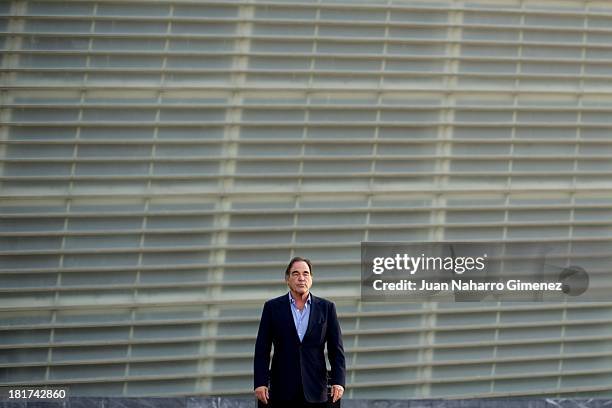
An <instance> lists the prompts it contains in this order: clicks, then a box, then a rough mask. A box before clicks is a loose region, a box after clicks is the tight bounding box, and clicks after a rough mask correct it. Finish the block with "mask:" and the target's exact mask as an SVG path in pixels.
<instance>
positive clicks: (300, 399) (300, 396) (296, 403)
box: [257, 387, 340, 408]
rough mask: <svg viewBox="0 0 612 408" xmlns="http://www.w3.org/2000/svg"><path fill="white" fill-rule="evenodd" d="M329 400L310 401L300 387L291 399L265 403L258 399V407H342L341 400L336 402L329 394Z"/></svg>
mask: <svg viewBox="0 0 612 408" xmlns="http://www.w3.org/2000/svg"><path fill="white" fill-rule="evenodd" d="M328 397H329V400H328V402H308V401H306V400H305V399H304V390H303V389H302V388H301V387H300V390H299V392H298V393H297V396H296V397H295V398H294V399H293V400H291V401H274V400H272V399H270V400H269V401H268V404H267V405H265V404H263V403H261V402H260V401H257V407H258V408H328V407H329V408H340V400H339V401H336V402H335V403H334V404H332V402H331V397H330V396H329V395H328Z"/></svg>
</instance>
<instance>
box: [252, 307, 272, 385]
mask: <svg viewBox="0 0 612 408" xmlns="http://www.w3.org/2000/svg"><path fill="white" fill-rule="evenodd" d="M270 313H271V310H270V303H269V302H266V303H265V304H264V308H263V311H262V313H261V320H260V321H259V330H258V331H257V341H256V342H255V358H254V361H253V374H254V375H253V376H254V387H253V389H255V388H257V387H260V386H262V385H265V386H266V387H268V386H269V381H270V373H269V371H270V351H271V350H272V326H271V316H270Z"/></svg>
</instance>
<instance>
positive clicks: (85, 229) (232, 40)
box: [0, 0, 612, 398]
mask: <svg viewBox="0 0 612 408" xmlns="http://www.w3.org/2000/svg"><path fill="white" fill-rule="evenodd" d="M611 23H612V7H610V5H609V4H608V3H607V2H603V1H602V2H597V1H573V0H566V1H561V0H559V1H556V0H555V1H553V0H548V1H544V0H542V1H535V0H534V1H518V0H516V1H503V0H499V1H497V0H481V1H473V2H471V1H440V2H435V3H431V2H417V1H384V2H375V1H370V2H334V1H328V0H325V1H323V0H319V1H311V2H289V1H287V2H278V1H195V0H193V1H189V0H182V1H180V0H179V1H172V2H169V1H165V0H158V1H154V0H148V1H138V0H130V1H122V2H118V1H106V0H99V1H61V2H60V1H47V0H39V1H29V0H15V1H7V2H2V3H0V33H1V36H0V47H2V49H3V53H2V57H1V58H2V71H1V74H2V82H1V84H2V85H1V94H0V97H1V98H2V111H1V119H2V122H3V126H2V127H1V128H0V132H1V133H0V142H1V144H0V149H2V153H1V157H2V161H1V166H0V169H1V173H0V182H1V185H2V187H1V191H0V195H1V198H2V202H1V204H0V205H1V213H2V214H1V218H0V219H1V224H0V228H1V232H0V234H1V236H0V262H1V269H0V292H1V294H2V295H1V296H0V331H1V335H0V383H1V384H17V383H27V384H50V383H66V382H68V383H72V384H73V386H72V391H73V394H76V395H86V394H95V395H101V394H105V395H106V394H111V395H175V394H203V395H226V394H239V395H249V394H250V389H251V383H252V382H251V358H252V349H253V342H254V336H255V332H256V328H257V324H258V318H259V313H260V310H261V305H262V303H263V301H264V300H265V299H266V298H268V297H271V296H273V295H276V294H278V293H282V291H283V290H284V289H283V284H282V270H283V267H284V263H285V261H286V260H287V259H289V257H290V256H292V255H294V254H300V255H306V256H308V257H310V258H312V259H313V260H314V262H315V265H316V269H315V275H314V278H315V286H314V293H316V294H319V295H322V296H326V297H329V298H331V299H333V300H335V301H336V302H337V304H338V307H339V311H340V314H341V320H342V327H343V330H344V337H345V345H346V348H347V351H348V354H347V356H348V362H349V364H350V366H349V381H350V384H349V388H348V395H347V396H348V397H370V398H372V397H378V396H384V397H387V398H391V397H393V398H409V397H443V396H494V395H570V394H578V395H580V394H582V395H607V396H609V395H611V393H612V387H611V386H610V384H612V381H611V380H612V370H611V369H610V367H611V366H612V365H611V364H610V362H611V361H612V329H611V328H610V327H612V326H611V325H610V322H611V317H610V316H611V314H610V312H611V311H612V303H588V304H576V305H569V304H568V305H562V304H533V305H525V304H490V303H489V304H485V303H483V304H412V305H398V304H366V303H361V302H360V301H359V267H358V263H359V243H360V241H362V240H372V241H375V240H401V241H425V240H434V241H435V240H468V239H497V240H499V239H502V240H513V239H535V240H542V239H560V240H567V241H570V242H572V243H573V245H583V246H584V247H585V248H586V249H587V251H588V250H590V249H589V248H591V249H592V251H593V253H601V252H604V253H605V252H606V251H607V249H608V248H609V246H610V242H611V241H612V233H611V231H612V229H611V225H612V210H611V207H612V192H611V190H612V183H611V182H610V175H611V174H612V165H611V163H612V160H611V159H612V137H611V136H610V129H611V128H612V119H611V118H612V116H611V115H610V113H611V112H612V93H611V90H612V88H611V84H612V82H611V80H612V53H611V50H612V46H611V45H610V40H612V30H611V29H610V27H611V26H612V24H611ZM609 261H610V259H609V258H601V257H599V258H596V259H593V260H590V261H589V260H585V265H584V266H585V267H590V268H592V269H593V270H602V269H603V270H605V268H606V266H605V265H606V264H609Z"/></svg>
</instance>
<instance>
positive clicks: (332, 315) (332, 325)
mask: <svg viewBox="0 0 612 408" xmlns="http://www.w3.org/2000/svg"><path fill="white" fill-rule="evenodd" d="M327 357H328V358H329V365H330V366H331V378H330V379H329V381H330V385H341V386H343V387H344V386H345V381H346V379H345V377H346V366H345V361H344V346H343V345H342V331H341V330H340V323H339V322H338V316H337V315H336V305H335V304H333V303H331V306H330V311H329V320H328V325H327Z"/></svg>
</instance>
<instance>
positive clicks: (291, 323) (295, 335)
mask: <svg viewBox="0 0 612 408" xmlns="http://www.w3.org/2000/svg"><path fill="white" fill-rule="evenodd" d="M289 296H291V295H290V294H289V292H287V294H286V295H285V307H284V308H283V309H284V311H285V319H287V322H288V323H289V326H291V329H290V330H291V333H293V338H294V339H295V341H297V342H298V343H299V342H300V336H298V332H297V329H296V328H295V321H294V320H293V310H291V302H289ZM309 324H310V320H309Z"/></svg>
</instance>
